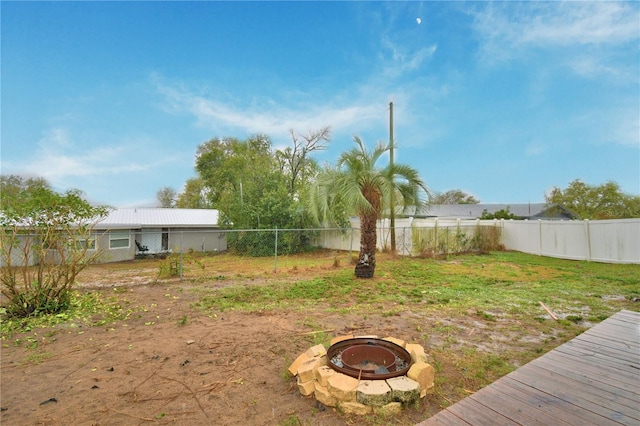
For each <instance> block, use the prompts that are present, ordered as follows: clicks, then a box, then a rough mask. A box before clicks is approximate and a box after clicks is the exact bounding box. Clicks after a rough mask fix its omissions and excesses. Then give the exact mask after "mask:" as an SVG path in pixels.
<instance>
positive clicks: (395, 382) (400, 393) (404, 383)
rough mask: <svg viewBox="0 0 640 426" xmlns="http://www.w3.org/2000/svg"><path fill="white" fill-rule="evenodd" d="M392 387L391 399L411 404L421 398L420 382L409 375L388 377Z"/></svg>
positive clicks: (388, 382)
mask: <svg viewBox="0 0 640 426" xmlns="http://www.w3.org/2000/svg"><path fill="white" fill-rule="evenodd" d="M387 384H388V385H389V387H390V388H391V400H392V401H396V402H401V403H403V404H410V403H413V402H416V401H418V400H419V399H420V384H419V383H418V382H416V381H415V380H411V379H410V378H408V377H407V376H398V377H393V378H391V379H387Z"/></svg>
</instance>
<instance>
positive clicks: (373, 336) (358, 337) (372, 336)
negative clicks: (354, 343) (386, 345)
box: [355, 334, 379, 339]
mask: <svg viewBox="0 0 640 426" xmlns="http://www.w3.org/2000/svg"><path fill="white" fill-rule="evenodd" d="M355 338H356V339H379V337H378V335H376V334H371V335H368V336H356V337H355Z"/></svg>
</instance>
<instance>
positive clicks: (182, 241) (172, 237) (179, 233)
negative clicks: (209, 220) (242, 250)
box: [169, 228, 227, 253]
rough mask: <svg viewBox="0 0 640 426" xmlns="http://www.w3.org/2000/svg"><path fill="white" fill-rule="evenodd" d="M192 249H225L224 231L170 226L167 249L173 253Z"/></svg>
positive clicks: (201, 250) (212, 250)
mask: <svg viewBox="0 0 640 426" xmlns="http://www.w3.org/2000/svg"><path fill="white" fill-rule="evenodd" d="M180 247H182V251H183V252H189V251H194V252H198V253H206V252H220V251H226V250H227V238H226V233H225V232H224V231H221V230H219V229H214V228H209V229H198V230H194V229H192V228H191V229H189V228H183V229H181V228H172V229H170V230H169V249H170V250H171V251H173V252H174V253H180Z"/></svg>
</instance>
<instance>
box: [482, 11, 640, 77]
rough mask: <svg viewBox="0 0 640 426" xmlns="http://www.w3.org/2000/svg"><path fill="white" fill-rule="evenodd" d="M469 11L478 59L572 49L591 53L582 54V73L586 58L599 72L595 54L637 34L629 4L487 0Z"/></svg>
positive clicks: (634, 13) (637, 15) (639, 16)
mask: <svg viewBox="0 0 640 426" xmlns="http://www.w3.org/2000/svg"><path fill="white" fill-rule="evenodd" d="M472 14H473V17H474V29H475V30H476V32H477V34H478V36H479V38H480V41H481V54H482V57H483V59H484V60H485V61H486V62H489V63H495V62H502V61H504V60H509V59H512V58H514V57H517V56H523V55H527V54H528V51H529V50H530V49H555V48H560V49H565V50H564V51H565V53H566V52H567V50H566V49H578V50H580V51H582V52H585V51H586V52H589V53H590V54H591V55H592V57H591V58H590V59H588V60H585V59H584V57H583V58H582V64H583V68H582V69H583V72H584V65H587V64H588V62H590V64H589V67H590V68H591V69H593V68H594V67H596V68H600V70H601V71H602V70H604V69H606V66H605V65H598V64H596V61H597V60H598V58H599V57H600V55H602V54H603V53H604V54H605V56H606V52H607V49H611V48H613V47H616V46H620V45H626V44H631V43H636V42H637V40H638V38H639V36H640V35H639V32H638V22H639V20H640V11H639V10H638V7H637V4H634V3H633V2H631V3H630V2H598V1H585V2H573V1H563V2H505V3H490V4H488V5H486V7H484V6H483V7H482V8H481V9H476V10H475V11H474V12H472ZM569 59H570V60H573V61H575V58H572V57H570V58H569ZM585 61H588V62H585ZM576 70H577V71H579V70H580V67H578V68H577V69H576Z"/></svg>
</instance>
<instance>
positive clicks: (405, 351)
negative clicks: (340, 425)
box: [288, 335, 435, 415]
mask: <svg viewBox="0 0 640 426" xmlns="http://www.w3.org/2000/svg"><path fill="white" fill-rule="evenodd" d="M288 371H289V373H290V374H291V375H292V376H295V377H296V378H297V384H298V390H299V391H300V393H301V394H302V395H304V396H311V395H313V396H315V399H316V401H317V402H318V403H320V404H322V405H324V406H327V407H339V408H340V410H341V411H342V412H344V413H351V414H360V415H366V414H370V413H379V414H383V415H396V414H399V413H400V410H402V408H403V407H406V406H409V405H411V404H414V403H417V402H418V401H419V400H420V399H421V398H424V397H425V396H426V394H427V393H428V392H432V391H433V387H434V377H435V369H434V368H433V367H432V366H431V365H429V364H428V363H427V355H426V354H425V352H424V347H422V346H421V345H419V344H416V343H406V342H405V341H403V340H400V339H397V338H394V337H385V338H384V339H379V338H378V336H355V337H354V336H353V335H348V336H336V337H335V338H334V339H332V341H331V346H330V347H329V349H328V350H327V349H326V348H325V346H324V345H322V344H319V345H316V346H313V347H311V348H309V349H308V350H307V351H305V352H303V353H301V354H300V355H299V356H298V357H297V358H296V359H295V361H293V363H291V365H290V366H289V368H288Z"/></svg>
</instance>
